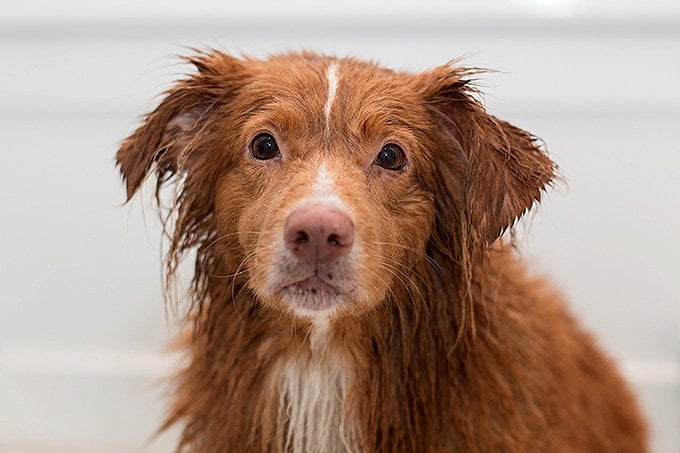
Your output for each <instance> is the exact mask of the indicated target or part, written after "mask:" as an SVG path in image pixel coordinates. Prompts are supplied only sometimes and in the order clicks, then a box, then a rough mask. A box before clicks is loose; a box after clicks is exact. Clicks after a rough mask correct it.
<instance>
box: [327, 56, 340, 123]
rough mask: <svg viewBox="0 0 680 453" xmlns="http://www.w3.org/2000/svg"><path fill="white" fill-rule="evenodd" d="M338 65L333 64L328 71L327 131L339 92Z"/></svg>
mask: <svg viewBox="0 0 680 453" xmlns="http://www.w3.org/2000/svg"><path fill="white" fill-rule="evenodd" d="M337 66H338V65H337V63H331V64H330V65H329V66H328V69H326V79H327V80H328V96H327V97H326V107H325V109H324V110H325V112H326V129H328V125H329V120H330V116H331V106H332V105H333V100H335V93H336V92H337V91H338V71H337Z"/></svg>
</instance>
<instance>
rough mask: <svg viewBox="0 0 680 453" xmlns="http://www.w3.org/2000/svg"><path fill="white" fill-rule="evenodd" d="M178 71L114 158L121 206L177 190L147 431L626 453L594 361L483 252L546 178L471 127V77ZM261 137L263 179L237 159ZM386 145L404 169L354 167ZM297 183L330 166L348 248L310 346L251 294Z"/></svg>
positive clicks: (580, 340)
mask: <svg viewBox="0 0 680 453" xmlns="http://www.w3.org/2000/svg"><path fill="white" fill-rule="evenodd" d="M187 60H188V61H189V62H190V63H192V64H193V65H194V66H195V67H196V69H197V72H196V73H194V74H192V75H190V76H188V77H187V78H186V79H184V80H181V81H179V82H177V84H176V85H175V87H174V88H172V89H171V90H170V91H169V92H168V93H167V94H166V96H165V98H164V100H163V101H162V102H161V103H160V105H159V106H158V107H157V108H156V109H155V110H154V111H153V112H151V113H150V114H149V115H148V116H147V117H146V118H145V120H144V122H143V124H142V125H141V126H140V128H139V129H138V130H137V131H136V132H135V133H134V134H132V135H131V136H130V137H128V138H127V139H126V140H125V141H124V142H123V144H122V146H121V148H120V150H119V152H118V154H117V160H118V163H119V165H120V169H121V172H122V174H123V176H124V178H125V181H126V185H127V194H128V198H130V197H132V196H133V195H134V194H135V192H136V191H137V189H138V188H139V187H140V185H141V183H142V182H143V180H144V179H145V178H146V176H147V175H148V174H149V173H150V172H152V171H154V172H155V174H156V178H157V190H158V191H160V189H161V186H163V185H164V184H165V183H166V182H168V181H169V180H171V179H172V178H178V179H177V181H178V184H179V187H178V191H177V194H176V198H175V200H174V205H173V206H172V207H171V211H172V212H174V214H175V215H176V221H175V222H174V224H173V225H167V228H168V231H169V235H170V238H171V242H170V249H169V252H168V254H167V260H166V273H167V274H166V275H167V278H168V282H169V281H170V280H171V278H172V276H173V275H174V273H175V271H176V269H177V264H178V262H179V260H180V259H181V257H182V256H183V255H184V254H185V253H186V252H187V251H189V250H191V249H196V263H195V275H194V279H193V283H192V292H191V301H192V310H191V311H190V314H188V316H187V330H188V331H189V332H190V335H188V336H187V337H186V338H187V339H186V341H185V348H186V351H187V353H188V355H189V359H190V360H189V365H188V366H187V367H186V368H185V369H184V370H182V371H181V372H180V373H179V374H178V376H177V381H176V387H175V392H174V403H173V406H172V408H171V410H170V413H169V416H168V419H167V421H166V423H165V425H164V426H165V427H167V426H170V425H172V424H175V423H181V424H182V425H183V427H184V428H183V433H182V436H181V439H180V445H179V446H178V449H179V450H181V451H198V452H216V451H271V452H275V451H346V450H347V451H363V452H405V451H414V452H415V451H417V452H422V451H480V452H485V451H516V452H526V451H579V452H580V451H591V452H603V451H611V452H641V451H645V450H646V442H647V441H646V429H645V425H644V422H643V420H642V418H641V416H640V414H639V410H638V408H637V404H636V402H635V400H634V398H633V397H632V395H631V393H630V391H629V390H628V387H627V385H626V384H625V383H624V382H623V380H622V379H621V377H620V376H619V373H618V371H617V370H616V367H615V366H614V364H613V363H612V362H611V361H610V360H609V359H607V358H606V357H605V356H604V355H603V353H602V352H601V351H600V350H599V349H598V348H597V347H596V346H595V343H594V342H593V340H592V339H591V337H590V336H589V335H588V334H587V333H585V332H584V331H583V330H582V329H581V328H580V327H579V326H578V325H577V323H576V322H575V321H574V320H573V318H572V317H571V316H570V315H569V313H568V311H567V310H566V308H565V306H564V304H563V301H562V298H561V296H560V295H559V294H557V293H556V292H555V291H554V290H553V289H552V288H551V287H550V285H548V284H547V283H546V282H545V281H543V280H541V279H536V278H532V277H529V276H528V275H527V272H526V271H525V269H524V266H523V265H522V263H521V262H520V261H519V259H518V257H517V256H516V254H515V252H514V249H513V247H512V246H511V245H507V244H504V243H502V242H501V241H499V240H498V238H499V237H500V235H501V234H502V233H503V232H504V231H506V230H508V229H510V228H512V226H513V224H514V223H515V221H516V220H517V219H518V218H519V217H520V216H521V215H522V214H523V213H525V212H526V211H527V210H529V209H530V208H531V207H532V205H533V204H534V203H536V202H538V201H539V199H540V196H541V192H542V191H543V190H544V188H545V187H546V186H547V185H549V184H550V183H551V181H552V180H553V178H554V175H555V165H554V164H553V163H552V162H551V161H550V159H549V158H548V156H547V154H546V153H545V150H543V149H542V148H541V146H540V143H539V142H538V141H537V139H536V138H535V137H533V136H532V135H531V134H529V133H527V132H525V131H523V130H521V129H518V128H516V127H514V126H512V125H510V124H508V123H506V122H504V121H502V120H499V119H497V118H494V117H493V116H491V115H489V114H488V113H486V111H485V109H484V107H483V105H482V104H481V103H480V102H479V101H478V100H477V99H476V98H475V96H474V94H475V90H474V88H473V87H472V86H471V84H470V79H471V77H474V75H475V74H477V73H478V72H479V71H478V70H476V69H469V68H464V67H460V66H459V65H458V62H455V61H454V62H452V63H450V64H447V65H444V66H441V67H438V68H435V69H433V70H431V71H427V72H424V73H422V74H416V75H413V74H408V73H403V72H396V71H391V70H387V69H383V68H380V67H378V66H376V65H374V64H371V63H365V62H361V61H358V60H354V59H336V58H330V57H325V56H321V55H318V54H313V53H300V54H286V55H281V56H275V57H271V58H269V59H267V60H257V59H252V58H246V57H244V58H234V57H231V56H228V55H226V54H223V53H220V52H217V51H209V52H205V53H198V54H197V55H195V56H193V57H190V58H188V59H187ZM329 74H330V77H331V78H333V80H332V82H331V81H329V80H327V78H328V77H329ZM331 87H332V88H331ZM329 92H332V95H333V99H331V100H329V97H328V93H329ZM263 128H264V129H267V130H270V129H275V131H273V132H272V133H275V134H276V135H277V140H279V139H280V142H281V144H282V146H284V147H285V152H286V156H287V157H286V159H284V160H283V161H282V162H279V163H262V162H259V163H254V162H250V161H249V160H248V158H247V155H246V152H245V150H246V147H247V143H248V140H249V137H252V136H253V134H255V133H256V132H257V131H258V130H262V129H263ZM385 138H390V139H391V140H396V141H398V142H399V143H400V144H401V145H402V146H403V147H404V148H405V149H406V151H407V154H408V159H409V161H408V162H409V163H408V165H407V167H405V168H404V170H403V171H401V172H397V173H394V174H388V172H385V171H383V170H381V169H379V168H376V167H374V166H371V165H370V162H371V159H372V157H371V156H373V155H375V153H376V152H377V150H379V149H380V146H381V145H380V143H381V142H380V140H383V139H385ZM367 159H368V160H367ZM318 165H327V166H332V169H333V171H334V172H335V173H334V175H335V178H336V179H337V181H336V182H337V184H336V185H337V190H338V191H339V196H340V197H342V199H343V200H344V201H346V202H347V204H348V205H349V206H350V208H351V210H352V215H353V216H354V223H355V225H356V229H357V238H359V240H360V243H358V245H357V246H356V247H355V248H356V249H357V251H356V256H355V257H353V258H352V260H353V261H352V263H353V264H352V266H353V267H352V266H351V267H350V268H351V269H355V271H356V272H354V273H350V274H351V275H350V274H348V275H346V276H343V278H348V279H351V281H355V282H356V292H353V293H352V294H353V295H352V300H351V302H352V303H349V304H344V305H342V306H340V307H339V308H338V310H336V311H335V312H334V313H333V314H332V316H330V317H329V318H327V319H325V320H324V321H323V322H324V324H323V326H322V327H319V325H318V320H316V319H314V318H307V317H305V316H300V315H299V314H298V313H296V312H295V310H293V309H291V308H290V307H288V306H287V305H286V304H285V303H284V302H283V301H282V300H281V299H280V298H279V297H278V296H276V297H275V296H270V294H272V293H271V289H270V288H269V286H267V283H266V282H267V281H268V279H269V278H270V277H271V274H272V273H280V272H283V271H282V270H281V269H278V268H276V267H272V263H274V262H275V261H272V260H273V257H275V256H277V255H276V254H277V253H278V252H277V250H278V249H277V248H276V244H277V243H278V242H277V241H278V238H279V236H280V232H281V225H282V219H284V218H285V214H286V213H287V212H288V211H289V210H290V209H291V207H292V206H293V205H294V203H295V202H296V201H297V200H299V199H300V197H302V196H303V194H304V193H305V190H307V189H306V188H307V187H309V184H311V183H310V180H311V178H312V177H313V170H314V169H315V168H317V166H318ZM323 168H326V167H323ZM164 218H165V217H164ZM353 253H354V252H353ZM329 430H330V431H329Z"/></svg>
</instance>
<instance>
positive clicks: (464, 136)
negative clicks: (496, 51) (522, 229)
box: [416, 63, 556, 244]
mask: <svg viewBox="0 0 680 453" xmlns="http://www.w3.org/2000/svg"><path fill="white" fill-rule="evenodd" d="M479 72H480V71H479V70H476V69H466V68H456V67H455V63H452V64H449V65H445V66H441V67H439V68H436V69H434V70H432V71H428V72H426V73H423V74H421V75H420V76H419V77H417V80H416V82H417V84H418V89H419V90H421V93H422V94H423V96H424V99H425V102H426V105H427V107H428V109H429V110H430V111H431V112H432V115H433V118H434V120H435V124H437V127H438V128H439V129H440V130H439V131H438V135H439V137H440V140H439V141H440V142H441V143H440V148H441V149H440V150H439V152H440V153H444V156H441V157H442V159H441V160H440V161H441V162H442V164H443V165H442V168H439V169H438V171H440V173H441V174H440V179H441V180H442V181H440V182H439V184H441V185H444V186H446V187H445V188H444V189H445V190H447V191H449V195H450V198H449V200H450V201H452V202H453V201H455V202H457V203H456V204H457V206H450V205H449V206H448V209H449V210H450V209H461V210H462V211H463V212H460V213H448V214H447V213H440V214H439V215H440V216H444V217H449V218H453V217H455V218H456V221H457V222H464V223H465V225H464V228H465V229H466V230H467V232H468V233H475V236H476V237H477V238H479V239H480V240H481V241H482V242H483V243H485V244H490V243H491V242H493V241H494V240H496V239H497V238H498V237H500V236H501V235H502V234H503V232H504V231H505V230H507V229H508V228H510V227H511V226H512V225H513V224H514V223H515V221H516V220H517V219H518V218H519V217H521V216H522V215H523V214H524V213H525V212H526V211H528V210H529V209H530V208H531V207H532V205H533V204H534V203H535V202H538V201H539V199H540V197H541V193H542V191H543V190H544V188H545V187H546V185H548V184H550V182H551V181H552V180H553V178H554V176H555V171H556V165H555V163H554V162H552V161H551V160H550V158H549V157H548V155H547V153H546V152H545V150H544V149H543V148H542V146H541V142H540V141H539V140H538V139H537V138H536V137H534V136H533V135H531V134H530V133H528V132H526V131H523V130H522V129H519V128H517V127H515V126H513V125H512V124H509V123H507V122H505V121H502V120H499V119H497V118H495V117H494V116H492V115H490V114H488V113H487V112H486V110H485V109H484V106H483V105H482V104H481V102H480V101H479V100H477V99H476V98H475V97H474V95H475V94H476V90H475V89H474V88H473V87H471V82H470V78H471V77H472V76H473V75H474V74H477V73H479ZM439 208H440V209H445V208H446V207H444V206H440V207H439Z"/></svg>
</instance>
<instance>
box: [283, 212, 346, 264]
mask: <svg viewBox="0 0 680 453" xmlns="http://www.w3.org/2000/svg"><path fill="white" fill-rule="evenodd" d="M283 238H284V240H285V241H286V247H288V250H290V251H291V253H292V254H293V255H295V256H296V257H297V258H299V259H300V260H302V261H306V262H309V263H315V264H316V263H325V264H328V263H332V262H333V261H337V260H338V259H340V258H342V257H343V256H345V255H346V254H347V253H349V250H350V249H351V248H352V243H353V242H354V224H353V223H352V219H350V218H349V217H348V216H347V214H344V213H343V212H342V211H340V210H339V209H337V208H334V207H332V206H327V205H320V204H314V205H305V206H301V207H299V208H296V209H295V210H294V211H293V212H291V213H290V214H289V215H288V218H287V219H286V222H285V225H284V228H283Z"/></svg>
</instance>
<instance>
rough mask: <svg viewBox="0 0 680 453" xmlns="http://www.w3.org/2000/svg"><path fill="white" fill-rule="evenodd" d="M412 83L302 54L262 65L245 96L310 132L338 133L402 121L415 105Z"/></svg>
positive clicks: (359, 64)
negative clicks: (250, 96) (284, 114)
mask: <svg viewBox="0 0 680 453" xmlns="http://www.w3.org/2000/svg"><path fill="white" fill-rule="evenodd" d="M411 80H412V76H410V75H408V74H405V73H399V72H394V71H391V70H388V69H385V68H382V67H379V66H377V65H375V64H372V63H366V62H363V61H359V60H354V59H336V58H329V57H320V56H316V55H311V56H310V55H304V54H303V55H291V56H282V57H276V58H273V59H271V60H268V61H266V62H264V63H263V65H262V66H261V67H260V69H259V71H258V74H257V76H256V77H255V79H254V80H253V82H252V84H251V87H250V92H251V93H253V94H256V96H255V97H254V99H256V100H257V102H260V103H261V105H260V106H259V107H260V109H259V110H260V111H261V112H263V113H265V114H267V112H268V113H269V114H271V115H273V116H276V115H277V114H280V113H283V112H285V113H287V114H288V115H287V117H289V118H290V121H295V117H297V121H295V122H296V123H297V124H296V127H299V126H300V125H301V124H304V126H305V129H308V130H309V132H321V131H325V132H326V133H328V132H329V131H335V132H339V133H340V132H347V131H348V130H351V131H356V130H359V129H361V128H362V127H363V126H365V125H366V124H378V123H382V124H392V125H394V124H399V123H400V122H405V121H406V119H405V118H404V116H405V115H406V116H408V113H406V112H410V114H411V115H413V112H414V107H415V105H416V104H417V99H416V93H415V91H414V90H413V87H412V86H411V84H410V82H411Z"/></svg>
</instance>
